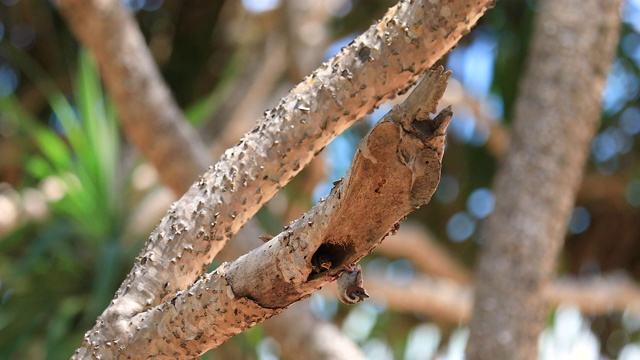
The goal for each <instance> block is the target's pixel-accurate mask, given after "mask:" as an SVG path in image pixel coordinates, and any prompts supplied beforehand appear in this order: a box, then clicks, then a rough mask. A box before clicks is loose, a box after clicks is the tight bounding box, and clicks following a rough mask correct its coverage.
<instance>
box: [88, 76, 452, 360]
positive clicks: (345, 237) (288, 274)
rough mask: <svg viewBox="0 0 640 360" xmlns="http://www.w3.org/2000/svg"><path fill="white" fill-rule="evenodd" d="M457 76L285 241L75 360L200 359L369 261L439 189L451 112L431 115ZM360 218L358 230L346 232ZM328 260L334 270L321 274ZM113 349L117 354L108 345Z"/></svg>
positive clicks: (393, 120)
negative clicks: (320, 262) (320, 265)
mask: <svg viewBox="0 0 640 360" xmlns="http://www.w3.org/2000/svg"><path fill="white" fill-rule="evenodd" d="M449 75H450V72H447V73H443V70H442V68H440V69H438V70H436V71H433V72H431V73H429V75H428V76H427V77H426V78H425V79H424V80H423V81H422V83H421V84H420V85H419V86H418V87H417V88H416V90H415V91H414V92H413V93H412V94H411V96H410V97H409V98H408V99H407V100H406V101H405V102H404V103H403V104H402V105H400V106H397V107H395V108H394V109H393V110H392V111H391V112H390V113H389V114H387V115H386V116H385V118H384V119H383V120H382V121H381V122H380V123H379V124H378V125H377V126H376V127H374V128H373V129H372V131H371V132H370V133H369V134H368V135H367V137H366V138H365V139H364V140H363V141H362V143H361V145H360V147H359V149H358V152H357V153H356V156H355V158H354V160H353V163H352V167H351V169H350V172H349V174H348V175H347V176H346V177H345V178H344V179H343V180H342V181H341V182H340V183H338V184H337V185H336V187H334V189H333V190H332V191H331V193H330V194H329V195H328V196H327V197H326V198H325V199H324V200H323V201H321V202H320V203H318V204H317V205H316V206H315V207H314V208H312V209H311V210H310V211H309V212H307V213H306V214H304V215H303V216H302V217H301V218H300V219H298V220H297V221H295V222H293V223H292V224H291V226H289V227H287V228H286V229H285V231H284V232H282V233H281V234H279V235H278V236H276V237H275V238H274V239H272V240H271V241H269V242H268V243H266V244H264V245H262V246H261V247H260V248H258V249H256V250H254V251H252V252H250V253H248V254H246V255H244V256H242V257H240V258H239V259H237V260H235V261H233V262H231V263H224V264H223V265H221V266H220V267H219V268H218V269H216V270H215V271H214V272H213V273H210V274H207V275H205V276H203V277H201V278H200V280H198V281H197V282H196V283H195V284H194V285H193V286H192V287H190V288H189V289H187V290H185V291H181V292H179V293H178V294H177V295H175V296H174V297H172V298H169V299H166V301H164V302H163V303H162V304H160V305H158V306H156V307H154V308H152V309H150V310H149V311H145V312H142V313H139V314H137V315H135V316H134V317H133V318H131V319H130V321H128V322H121V323H119V326H118V327H119V328H118V330H119V331H118V333H117V334H114V332H109V331H108V330H109V329H107V328H103V329H101V330H102V331H97V332H96V334H95V337H94V339H95V340H94V341H96V343H97V344H96V346H91V347H90V348H89V347H85V348H83V349H81V350H80V351H79V352H78V353H77V354H76V357H85V356H88V355H89V353H91V355H93V356H98V357H115V356H121V357H127V356H134V357H135V356H140V355H139V354H146V355H145V356H149V357H154V358H175V357H180V358H193V357H196V356H199V355H201V354H202V353H204V352H205V351H206V350H208V349H210V348H213V347H216V346H217V345H219V344H220V343H222V342H224V341H226V340H227V339H228V338H229V337H231V336H234V335H236V334H238V333H239V332H241V331H243V330H244V329H247V328H249V327H251V326H253V325H255V324H257V323H259V322H261V321H263V320H266V319H267V318H269V317H271V316H273V315H275V314H278V313H280V312H281V311H282V310H283V309H284V308H286V307H288V306H289V305H291V304H292V303H294V302H296V301H299V300H301V299H303V298H305V297H307V296H308V295H310V294H311V293H312V292H313V291H315V290H316V289H318V288H319V287H321V286H323V285H325V284H327V283H328V282H329V281H330V277H332V276H336V275H338V274H339V273H340V272H341V271H342V269H343V266H344V265H347V264H352V263H355V262H357V261H358V260H359V259H360V258H362V257H363V256H365V255H366V254H368V253H370V252H371V251H372V250H373V248H374V247H375V246H376V245H378V244H379V243H380V242H381V241H382V239H383V238H384V237H385V236H386V235H387V234H388V233H389V231H390V230H392V229H393V228H394V227H396V226H397V224H398V222H399V221H400V220H402V219H403V218H404V217H405V216H406V215H407V214H408V213H410V212H411V211H413V210H415V209H417V208H418V207H420V206H421V205H423V204H425V203H427V202H428V201H429V200H430V198H431V195H432V194H433V192H434V191H435V189H436V186H437V184H438V181H439V176H440V169H441V160H442V154H443V150H444V136H445V130H446V128H447V126H448V124H449V121H450V119H451V110H450V109H448V108H447V109H445V110H443V111H442V112H441V113H440V114H439V115H438V116H436V117H435V118H434V119H433V120H432V119H430V118H429V116H428V115H429V113H430V112H435V110H436V105H437V102H438V100H439V98H440V97H441V96H442V93H443V92H444V88H445V86H446V80H447V79H448V77H449ZM363 215H365V216H363ZM356 217H359V221H357V222H352V223H351V224H350V226H348V227H346V226H341V225H342V224H345V223H347V222H348V219H353V218H356ZM320 256H323V257H324V258H325V260H324V261H325V262H328V263H330V269H329V270H323V271H318V269H315V270H314V266H313V263H314V262H315V261H316V259H317V258H318V257H320ZM105 334H106V336H105ZM113 335H117V337H115V338H109V337H108V336H113ZM104 342H107V343H110V344H114V343H117V344H118V345H117V346H107V347H103V346H100V345H101V344H102V343H104Z"/></svg>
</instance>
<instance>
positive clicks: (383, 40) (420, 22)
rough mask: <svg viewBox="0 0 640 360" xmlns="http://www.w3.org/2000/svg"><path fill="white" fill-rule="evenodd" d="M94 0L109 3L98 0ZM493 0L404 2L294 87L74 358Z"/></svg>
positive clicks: (114, 331)
mask: <svg viewBox="0 0 640 360" xmlns="http://www.w3.org/2000/svg"><path fill="white" fill-rule="evenodd" d="M82 3H84V1H75V0H68V1H64V0H63V1H61V2H60V6H61V7H62V8H65V7H66V6H68V8H69V9H71V10H69V11H70V12H72V10H73V7H74V5H75V6H79V4H82ZM92 3H93V4H95V6H99V7H100V6H105V3H104V0H94V1H93V2H92ZM491 5H492V1H449V2H438V3H435V4H431V3H430V2H428V1H426V0H425V1H403V2H401V3H399V4H398V5H397V6H395V7H394V8H392V9H390V11H389V12H388V13H387V14H386V15H385V17H384V18H383V19H382V20H381V21H380V22H378V23H377V24H376V25H373V26H372V27H371V28H370V29H369V30H368V31H367V32H365V33H364V34H363V35H361V36H360V37H358V38H357V39H356V40H355V41H354V42H353V43H352V44H351V45H349V46H348V47H345V48H344V49H343V51H341V52H340V53H339V54H338V55H336V56H335V57H334V58H333V59H332V60H330V61H329V62H328V63H326V64H324V65H323V66H322V67H321V68H320V69H318V70H317V71H316V72H314V73H313V74H312V75H311V76H309V77H307V78H306V79H305V81H304V82H303V83H301V84H300V85H298V86H297V87H296V88H294V89H293V90H292V91H291V92H290V93H289V95H288V96H287V97H285V98H284V99H283V100H282V101H281V102H280V104H279V105H278V106H277V107H276V108H275V109H274V110H272V111H269V112H267V113H265V117H264V118H263V119H261V120H260V121H259V122H258V125H257V126H256V127H255V128H254V129H253V130H252V131H251V132H250V133H248V134H246V135H245V137H244V138H243V139H242V140H241V141H240V143H239V144H238V145H237V146H235V147H234V148H232V149H229V150H228V151H227V152H226V153H225V155H224V156H223V158H222V159H221V161H220V162H219V163H218V164H217V165H216V166H215V168H211V169H210V170H209V171H208V172H207V173H205V174H204V175H203V176H202V177H201V178H200V180H199V181H197V182H196V184H194V185H193V186H192V187H191V189H190V190H189V191H188V192H187V194H185V196H183V198H182V199H181V200H179V201H178V202H176V203H175V204H174V205H173V206H172V208H171V209H170V210H169V213H168V214H167V216H166V217H165V218H164V219H163V220H162V221H161V223H160V224H159V225H158V227H157V229H156V230H155V231H154V232H153V233H152V234H151V236H150V238H149V241H148V242H147V244H146V245H145V247H144V249H143V250H142V253H141V255H140V256H139V257H138V259H137V261H136V264H135V265H134V269H133V270H132V272H131V273H130V274H129V276H128V277H127V279H125V281H124V283H123V284H122V285H121V287H120V289H119V290H118V292H117V293H116V297H115V298H114V300H113V301H112V303H111V305H110V306H109V307H108V308H107V309H106V310H105V312H104V313H103V314H102V315H101V316H100V317H99V319H98V321H97V324H96V326H95V327H94V329H93V330H91V331H90V332H88V333H87V334H86V336H85V341H84V344H83V348H82V349H81V350H80V351H79V352H78V356H82V355H87V356H88V355H89V354H90V353H91V351H90V350H89V349H97V348H98V347H100V346H103V345H106V344H111V345H113V342H110V340H109V339H117V338H119V337H120V336H124V334H126V329H127V324H128V323H129V321H130V320H131V317H132V316H135V315H136V314H137V315H143V314H141V313H142V312H143V311H145V310H149V309H151V308H152V307H154V306H157V305H159V304H161V303H162V302H164V301H167V300H169V299H171V298H173V297H174V296H175V294H176V293H177V292H178V291H180V290H182V289H185V288H187V287H188V286H189V285H191V284H192V283H193V281H194V280H196V279H197V278H198V277H199V276H200V275H201V274H202V273H203V272H204V270H205V269H206V267H207V265H208V264H209V263H210V262H211V260H212V259H213V257H214V256H215V254H217V252H218V251H219V250H220V249H221V248H222V246H224V244H225V243H226V241H227V240H228V239H229V238H230V237H231V236H233V235H234V234H235V233H236V232H237V231H238V229H239V228H240V227H241V226H242V225H243V224H245V223H246V221H247V220H248V219H249V218H250V217H251V216H253V215H254V214H255V212H256V211H257V210H258V209H259V207H260V206H261V205H262V204H264V203H265V202H266V201H267V200H269V199H270V198H271V197H272V196H273V195H274V194H275V192H276V191H277V190H278V189H279V188H281V187H282V186H283V185H284V184H286V183H287V182H288V181H289V180H290V179H291V178H292V177H293V176H294V175H295V174H296V173H297V172H299V171H300V169H301V168H302V167H303V166H305V165H306V164H307V163H308V162H309V161H310V159H311V158H312V156H313V154H315V153H316V152H318V151H320V150H321V149H322V148H323V147H324V146H325V145H326V144H327V143H328V142H329V141H330V140H331V139H333V138H334V137H335V136H337V135H338V134H339V133H340V132H342V131H344V129H346V128H347V127H348V126H349V125H350V124H352V123H353V122H355V121H356V120H357V119H359V118H361V117H362V116H363V115H365V114H366V113H368V112H370V111H372V110H373V108H375V106H377V105H378V104H380V103H381V102H383V101H384V100H386V99H388V98H390V97H393V96H395V95H396V94H397V93H398V92H401V91H405V90H406V89H407V88H408V87H409V86H410V85H411V84H412V83H413V82H414V81H415V80H416V79H417V78H418V76H420V75H421V74H422V73H423V72H424V71H425V70H426V69H427V68H429V67H430V66H431V65H432V64H433V63H434V62H435V61H436V60H438V59H439V58H440V57H441V56H442V55H443V54H444V53H446V52H447V51H449V50H450V49H451V47H453V46H454V45H455V44H456V43H457V41H458V40H459V39H460V37H462V36H463V35H464V34H466V33H467V32H468V31H469V30H470V28H471V27H472V26H473V25H474V24H475V23H476V21H477V19H478V18H479V17H480V16H481V15H482V14H483V13H484V12H485V11H486V10H487V8H488V7H490V6H491ZM71 21H75V18H72V19H71ZM77 21H82V19H77ZM90 25H91V24H87V26H90ZM114 31H117V29H115V30H114ZM149 90H150V91H153V89H149ZM178 162H179V161H178Z"/></svg>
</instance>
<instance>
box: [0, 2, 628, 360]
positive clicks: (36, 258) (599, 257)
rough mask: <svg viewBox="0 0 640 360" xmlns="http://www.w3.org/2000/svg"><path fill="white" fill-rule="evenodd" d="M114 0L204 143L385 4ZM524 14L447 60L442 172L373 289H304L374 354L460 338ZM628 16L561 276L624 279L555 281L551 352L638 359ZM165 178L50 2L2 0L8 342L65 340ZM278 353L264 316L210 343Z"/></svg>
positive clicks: (344, 164)
mask: <svg viewBox="0 0 640 360" xmlns="http://www.w3.org/2000/svg"><path fill="white" fill-rule="evenodd" d="M124 2H125V4H126V5H127V7H128V8H129V9H130V10H131V11H132V12H133V13H134V14H135V17H136V19H137V21H138V23H139V26H140V28H141V30H142V32H143V34H144V36H145V38H146V40H147V44H148V46H149V48H150V50H151V53H152V55H153V57H154V59H155V61H156V63H157V65H158V67H159V69H160V70H161V73H162V75H163V77H164V79H165V81H166V82H167V84H168V86H169V87H170V89H171V91H172V92H173V95H174V96H175V98H176V100H177V102H178V103H179V105H180V107H181V108H182V109H183V110H184V112H185V115H186V116H187V118H188V119H189V121H190V122H191V123H192V125H193V126H194V127H196V128H198V129H199V133H200V134H201V135H202V137H203V138H204V140H205V141H206V143H207V144H209V145H210V146H211V151H212V153H213V154H215V156H216V158H217V157H218V156H219V155H220V154H221V153H222V152H223V151H224V149H226V148H227V147H229V146H232V145H234V144H235V143H237V141H238V140H239V139H240V137H241V136H242V134H243V133H244V132H245V131H247V130H249V129H250V128H251V127H252V126H253V122H255V120H256V119H258V118H259V117H260V116H261V114H262V112H263V111H264V110H266V109H268V108H270V107H271V106H273V105H275V104H276V103H277V101H278V100H279V98H280V97H282V96H283V95H285V94H286V93H287V92H288V90H289V89H291V88H292V87H293V86H294V85H295V84H297V83H298V82H300V81H301V80H302V78H303V77H304V76H306V75H307V74H309V73H310V72H311V71H313V70H314V69H315V68H317V67H318V66H319V65H320V64H321V63H322V62H323V61H324V60H326V59H328V58H330V57H332V56H333V55H334V54H336V53H337V52H338V51H339V50H340V48H341V47H342V46H344V45H346V44H348V43H349V42H350V41H351V40H352V39H353V38H354V37H355V36H357V35H358V34H359V33H361V32H362V31H364V30H366V29H367V28H368V27H369V26H370V25H372V24H373V23H374V21H376V20H377V19H379V18H381V17H382V16H383V15H384V13H385V11H386V10H387V8H388V7H390V6H392V5H394V4H395V1H390V0H368V1H364V0H325V1H311V0H300V1H295V0H288V1H285V0H283V1H278V0H243V1H224V0H219V1H215V2H209V1H187V2H182V1H163V0H128V1H124ZM535 15H536V1H534V0H527V1H515V0H504V1H499V2H498V3H497V5H496V7H495V8H494V9H492V10H490V11H488V12H487V14H486V15H485V16H484V17H483V18H482V19H481V20H480V22H479V25H478V26H477V27H476V28H475V29H474V30H473V31H472V32H471V33H470V34H469V35H468V36H466V37H464V38H463V39H462V41H461V42H460V43H459V45H458V46H457V47H456V48H455V49H454V50H453V51H452V52H450V53H449V54H448V55H447V56H446V57H445V58H444V59H442V60H441V63H442V64H443V65H444V66H445V68H447V69H450V70H453V78H452V80H451V81H450V82H449V88H448V90H447V93H446V94H445V98H444V99H443V101H442V102H441V105H448V104H452V105H453V108H454V114H455V115H454V118H453V121H452V124H451V127H450V130H449V137H448V144H447V150H446V155H445V157H444V164H443V172H442V180H441V183H440V185H439V187H438V190H437V192H436V195H435V196H434V198H433V200H432V201H431V203H430V204H429V205H427V206H425V207H423V208H421V209H419V210H418V211H416V212H415V213H413V214H412V215H411V216H410V217H409V219H408V224H406V226H405V225H403V226H402V228H401V231H400V233H399V234H398V235H397V236H396V237H397V238H400V239H401V240H402V241H401V242H396V243H394V242H393V240H394V239H395V238H390V239H389V240H388V242H389V246H388V247H386V248H381V249H380V250H379V251H376V252H374V253H373V254H372V255H370V256H368V257H367V258H366V259H365V260H363V264H364V268H365V274H367V279H369V278H371V280H372V282H373V284H372V285H373V287H370V288H369V292H370V294H371V295H372V298H371V299H369V301H367V302H365V303H362V304H359V305H356V306H352V307H346V306H343V305H342V304H340V303H339V301H337V299H336V298H335V296H334V295H333V293H331V292H318V293H316V294H314V296H313V297H312V298H311V301H310V307H311V310H312V311H313V312H314V313H315V314H316V316H318V317H319V318H321V319H325V320H329V321H332V322H335V323H336V324H337V325H338V326H339V327H340V328H341V329H342V331H343V332H344V334H345V335H346V336H348V337H349V338H351V339H352V340H353V341H354V342H355V343H357V344H358V345H359V346H360V347H361V349H362V351H363V352H364V353H365V355H367V357H368V358H370V359H407V360H408V359H431V358H438V359H462V358H463V354H464V344H465V342H466V338H467V336H468V331H467V329H466V322H467V321H468V317H469V315H468V311H469V301H468V300H469V297H470V293H469V286H470V279H471V278H472V273H473V269H474V260H475V258H476V253H477V250H478V247H479V244H478V236H477V234H478V232H479V229H480V228H481V227H482V226H483V219H485V218H486V217H487V216H488V215H489V214H490V213H491V212H492V210H493V204H494V198H493V193H492V190H491V186H492V179H493V175H494V173H495V170H496V168H497V166H498V165H499V163H500V159H501V157H502V156H503V154H504V153H505V152H506V151H507V146H508V141H509V124H510V122H511V120H512V116H513V105H514V101H515V98H516V97H517V94H518V86H519V78H520V75H521V73H522V70H523V67H524V65H525V63H526V58H527V50H528V42H529V38H530V32H531V29H532V25H533V23H532V21H533V18H534V17H535ZM621 27H622V33H621V41H620V44H619V48H618V55H617V59H616V61H615V63H614V65H613V67H612V69H611V72H610V74H609V78H608V82H607V87H606V90H605V91H604V94H603V99H604V100H603V101H604V102H603V104H604V105H603V113H602V125H601V127H600V130H599V133H598V135H597V136H596V138H595V139H594V141H593V143H592V147H591V157H590V160H589V165H588V168H587V169H586V170H585V171H586V172H585V178H584V183H583V186H582V188H581V190H580V192H579V194H578V200H577V203H576V206H575V209H574V211H573V215H572V218H571V221H570V223H569V231H568V233H567V237H566V242H565V247H564V250H563V252H562V256H561V258H560V259H559V266H558V276H559V277H562V278H564V279H570V280H573V281H577V280H579V279H580V278H582V277H590V276H594V275H602V278H603V279H611V281H612V282H616V283H619V282H622V283H623V284H624V285H625V286H626V287H625V289H630V290H629V291H630V292H629V293H628V299H629V301H628V306H624V305H623V306H619V305H616V306H611V308H610V309H607V310H606V311H592V312H585V311H583V309H584V306H582V307H581V306H580V305H579V304H575V303H572V302H562V301H559V302H558V304H556V305H558V307H557V309H556V310H555V311H554V312H553V313H552V315H551V316H550V317H549V319H548V328H547V330H545V332H544V333H543V335H542V337H541V340H540V347H541V358H545V359H599V358H612V359H613V358H618V359H640V290H638V287H637V281H638V280H639V279H640V209H639V208H640V163H639V162H638V159H637V157H638V155H640V145H639V146H636V145H635V140H637V139H639V135H638V134H639V133H640V1H639V0H627V1H626V3H625V6H624V9H623V22H622V24H621ZM400 100H401V99H397V100H396V101H400ZM392 106H393V103H389V104H384V105H382V106H381V107H380V108H379V109H378V110H377V111H375V112H374V113H372V114H371V115H370V116H368V117H367V118H366V119H365V120H364V121H361V122H358V123H357V124H356V125H355V126H353V127H351V128H350V129H349V130H348V131H347V132H345V133H344V134H343V135H341V136H340V137H339V138H338V139H336V140H335V141H334V142H332V143H331V144H330V145H329V146H328V147H327V148H326V149H325V150H324V151H323V152H322V153H321V154H320V155H319V157H318V158H317V159H316V160H314V161H313V162H312V164H311V165H310V166H309V167H308V168H307V169H305V170H304V171H303V172H302V173H301V174H299V175H298V177H296V179H294V180H293V181H292V182H291V183H290V184H289V185H288V186H287V187H286V188H285V189H283V191H281V192H280V193H279V194H278V195H277V196H276V197H275V198H274V199H272V200H271V201H270V202H269V204H267V206H266V207H265V208H263V209H262V210H261V211H260V212H259V214H258V216H257V218H258V222H259V224H260V226H261V227H262V229H263V231H264V232H266V233H270V234H277V233H278V232H279V231H280V229H281V228H282V226H283V225H284V224H287V223H288V222H289V221H290V220H293V219H295V218H297V217H298V216H299V215H300V214H301V213H303V212H304V211H306V210H307V209H308V208H309V207H310V206H312V205H313V204H315V202H317V201H318V199H319V198H320V197H322V196H324V195H326V194H327V193H328V192H329V190H330V189H331V187H332V182H333V181H335V180H337V179H339V178H340V177H342V176H343V175H344V173H345V171H346V170H347V169H348V168H349V166H350V162H351V159H352V157H353V154H354V152H355V149H356V146H357V144H358V142H359V141H360V139H361V138H362V137H363V136H364V135H365V134H366V133H367V131H368V130H369V128H370V126H371V125H372V124H373V123H375V122H376V121H378V120H379V119H380V118H381V117H382V116H383V115H384V114H385V113H386V112H387V111H388V110H390V109H391V107H392ZM176 195H178V196H179V195H181V194H173V193H171V191H169V190H167V189H166V188H164V187H163V186H162V184H160V183H159V180H158V176H157V174H156V172H155V170H154V169H153V167H151V166H149V165H148V164H146V163H145V162H144V161H143V160H142V159H141V158H140V156H139V154H138V153H137V152H136V150H135V149H134V148H133V147H132V146H131V145H130V144H129V143H128V142H127V140H126V139H125V138H124V137H123V135H122V133H121V131H120V129H119V127H118V119H117V115H116V112H115V108H114V106H113V104H112V102H111V100H110V99H109V97H108V96H107V94H106V93H105V90H104V88H103V85H102V83H101V81H100V75H99V73H98V71H97V69H96V65H95V63H94V61H93V59H92V58H91V56H90V55H89V53H88V52H87V51H86V50H84V49H82V48H81V47H80V46H79V45H78V42H77V41H76V40H75V38H74V37H73V35H72V34H71V33H70V31H69V29H68V28H67V26H66V24H65V22H64V21H63V19H62V18H61V16H60V14H59V13H58V12H57V10H56V8H55V6H54V5H52V4H51V3H49V2H46V1H33V0H0V358H7V359H63V358H68V357H69V356H71V354H72V353H73V351H74V350H75V349H76V348H77V347H78V346H79V345H80V343H81V340H82V335H83V334H84V332H86V331H87V330H89V329H90V328H91V327H92V326H93V323H94V321H95V318H96V317H97V316H98V315H99V314H100V313H101V312H102V310H103V309H104V308H105V307H106V306H107V305H108V303H109V301H110V300H111V298H112V296H113V294H114V291H115V290H116V288H117V287H118V285H119V284H120V283H121V281H122V279H123V278H124V276H125V275H126V274H127V273H128V271H129V270H130V269H131V266H132V264H133V259H134V257H135V256H136V255H137V253H138V252H139V249H140V247H141V246H142V244H143V242H144V240H145V239H146V237H147V236H148V234H149V232H150V231H151V230H152V229H153V227H154V226H155V224H156V223H157V222H158V220H159V219H160V217H161V216H163V215H164V213H165V212H166V209H167V208H168V205H169V204H170V203H171V201H173V200H174V199H176ZM234 241H242V239H241V238H238V239H235V240H234ZM410 241H413V242H410ZM386 243H387V241H385V244H386ZM400 243H402V244H412V245H411V247H409V248H408V249H407V248H406V247H405V248H404V249H403V248H402V247H401V246H400V245H394V244H400ZM421 249H422V250H421ZM423 250H424V251H423ZM217 263H218V262H216V264H217ZM216 264H213V266H215V265H216ZM621 279H622V280H621ZM366 281H367V280H366ZM385 282H386V283H391V284H394V285H399V286H407V287H409V286H413V285H414V284H416V283H420V284H423V288H429V286H432V288H429V289H433V292H437V291H443V292H447V291H454V294H460V296H454V297H453V298H452V299H453V300H451V301H450V302H449V303H447V304H448V305H451V306H450V308H447V311H448V312H446V314H445V312H444V311H443V310H442V309H440V310H438V309H436V308H434V307H431V308H429V306H428V305H427V306H426V308H425V307H417V306H411V305H406V304H404V303H403V302H402V301H401V300H398V299H395V300H394V299H393V296H392V295H388V294H387V295H385V293H384V284H385ZM434 284H435V285H434ZM605 285H606V284H605ZM438 286H439V287H438ZM451 289H453V290H451ZM456 291H457V292H456ZM465 299H466V301H467V302H466V303H464V301H465ZM458 301H462V302H463V303H462V304H459V305H458V303H457V302H458ZM445 302H446V301H445ZM403 304H404V305H403ZM465 306H466V307H465ZM465 311H466V313H465ZM279 357H280V346H279V345H278V342H277V341H275V340H274V339H273V338H272V337H270V336H269V334H268V333H267V332H266V331H265V330H264V329H263V328H262V327H261V326H257V327H255V328H253V329H251V330H249V331H247V332H245V333H243V334H241V335H239V336H236V337H235V338H233V339H232V340H230V341H229V342H227V343H226V344H224V345H223V346H222V347H221V348H220V349H217V350H216V351H212V352H210V353H208V354H207V355H205V356H204V358H212V359H213V358H219V359H277V358H279Z"/></svg>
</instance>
